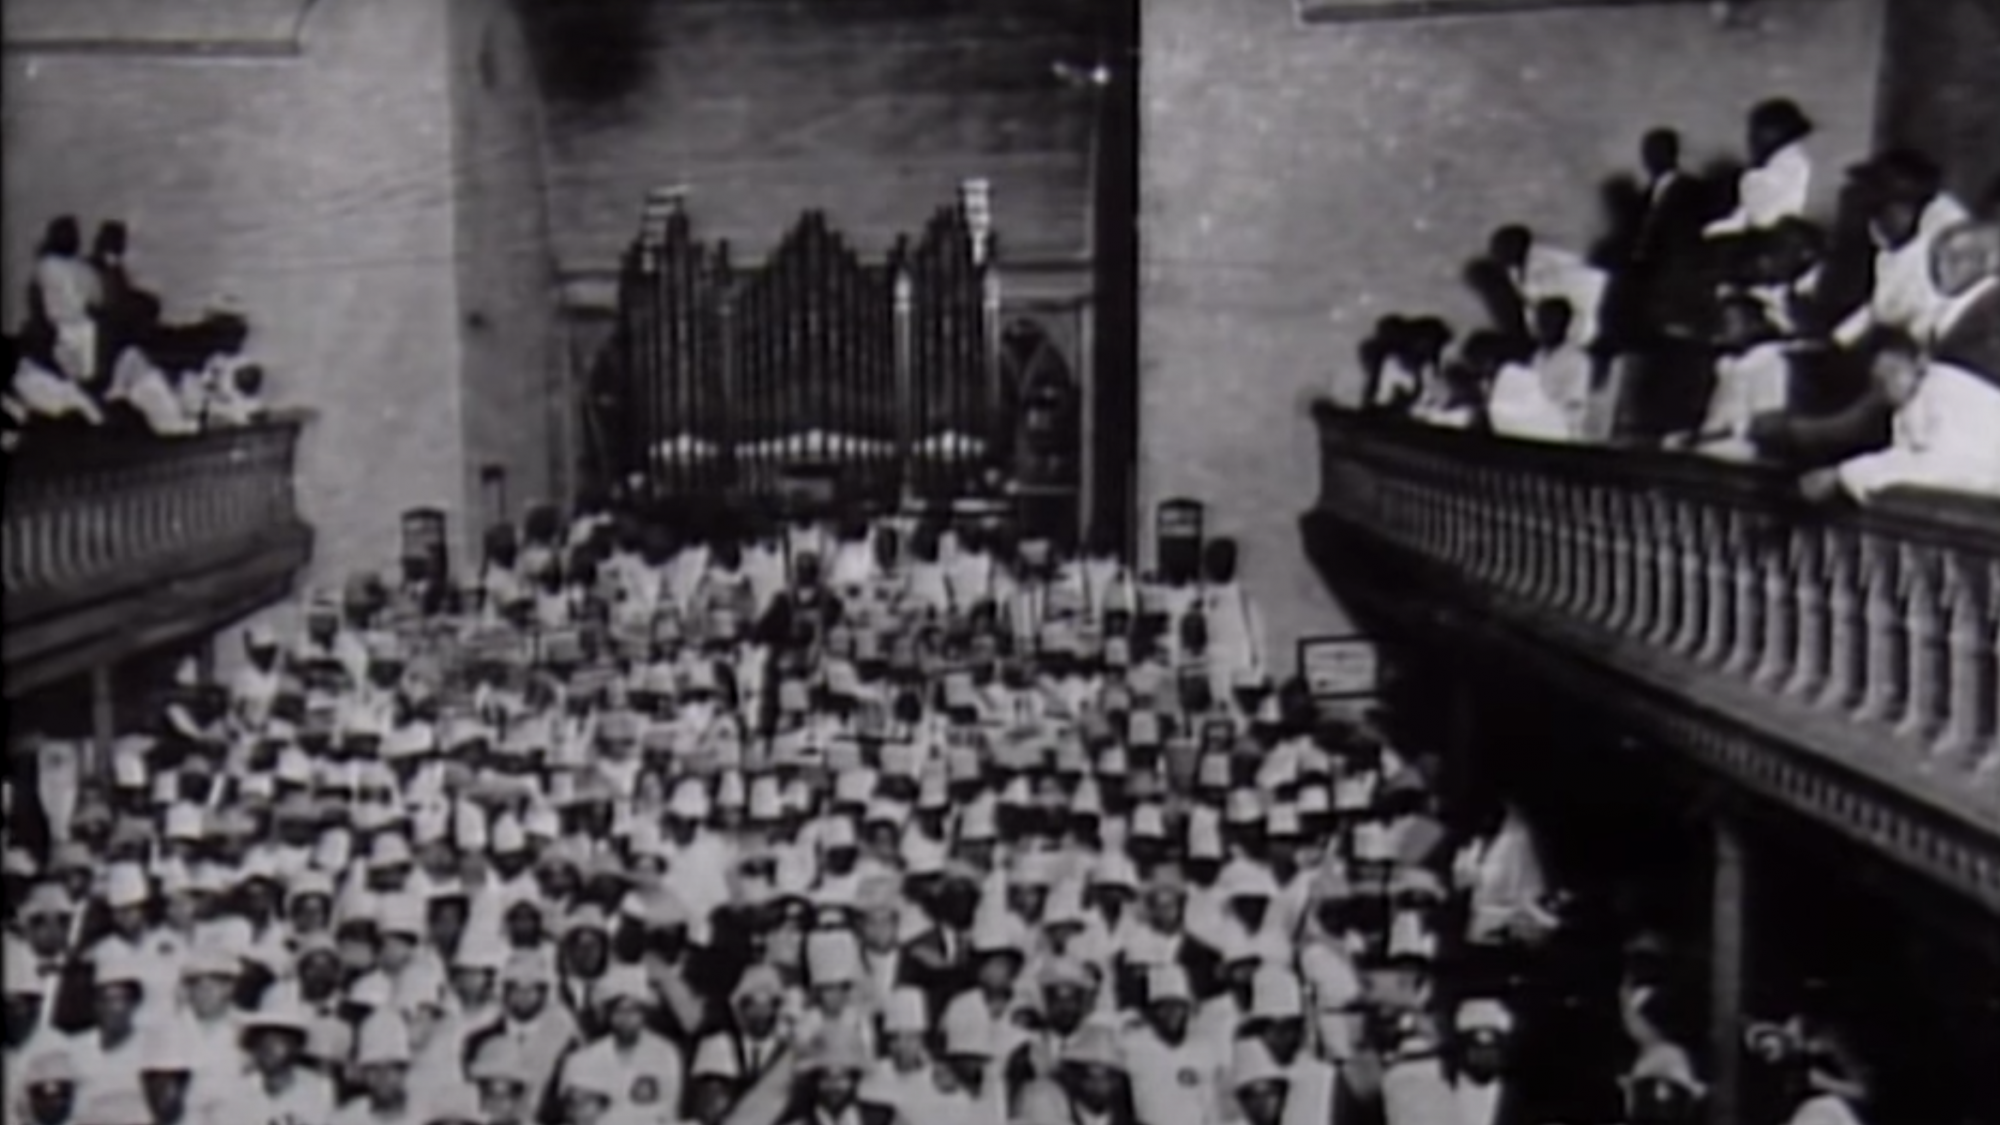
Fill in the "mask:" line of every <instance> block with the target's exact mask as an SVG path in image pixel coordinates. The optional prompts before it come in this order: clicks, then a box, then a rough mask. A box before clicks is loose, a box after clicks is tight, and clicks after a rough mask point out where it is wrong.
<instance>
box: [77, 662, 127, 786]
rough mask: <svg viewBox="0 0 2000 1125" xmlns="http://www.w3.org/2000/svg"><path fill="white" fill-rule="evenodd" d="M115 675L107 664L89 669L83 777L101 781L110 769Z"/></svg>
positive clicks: (114, 735)
mask: <svg viewBox="0 0 2000 1125" xmlns="http://www.w3.org/2000/svg"><path fill="white" fill-rule="evenodd" d="M115 679H116V676H115V672H114V669H113V667H112V666H111V665H110V664H109V663H104V664H97V665H93V666H92V667H91V669H90V747H89V750H88V752H87V753H86V754H85V756H84V760H83V763H82V764H83V769H82V770H81V771H80V772H81V774H82V777H83V779H84V780H87V781H88V780H102V779H103V778H104V776H105V774H106V773H107V772H109V770H110V769H111V745H112V743H113V742H115V741H116V740H117V738H118V696H117V684H116V682H115Z"/></svg>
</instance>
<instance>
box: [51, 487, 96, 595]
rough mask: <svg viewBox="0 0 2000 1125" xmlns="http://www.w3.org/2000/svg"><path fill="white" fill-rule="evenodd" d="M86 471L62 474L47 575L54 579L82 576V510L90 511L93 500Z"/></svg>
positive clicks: (66, 579)
mask: <svg viewBox="0 0 2000 1125" xmlns="http://www.w3.org/2000/svg"><path fill="white" fill-rule="evenodd" d="M89 485H90V478H89V475H88V474H77V475H71V476H65V478H64V479H63V481H62V483H61V485H60V487H59V489H58V492H57V494H58V496H59V497H60V500H59V501H58V503H57V505H56V509H55V512H54V513H53V514H54V516H55V519H54V527H53V529H52V530H53V531H54V535H53V536H52V542H51V552H50V564H51V565H50V573H49V578H50V579H51V580H52V581H54V582H58V583H61V582H74V581H76V580H77V579H78V578H81V577H82V576H83V558H82V552H81V551H80V550H79V549H78V548H79V547H81V546H82V542H83V536H82V531H81V525H82V522H83V513H85V512H86V511H89V509H90V505H91V504H92V503H94V502H95V500H94V497H92V496H91V495H90V491H89Z"/></svg>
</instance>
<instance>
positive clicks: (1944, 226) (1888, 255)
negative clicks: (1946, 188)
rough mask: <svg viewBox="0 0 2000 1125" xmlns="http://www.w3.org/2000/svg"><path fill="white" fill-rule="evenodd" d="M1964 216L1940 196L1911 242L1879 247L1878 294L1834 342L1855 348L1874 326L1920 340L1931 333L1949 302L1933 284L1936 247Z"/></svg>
mask: <svg viewBox="0 0 2000 1125" xmlns="http://www.w3.org/2000/svg"><path fill="white" fill-rule="evenodd" d="M1965 217H1966V212H1965V207H1964V206H1963V205H1962V204H1960V203H1959V202H1958V200H1956V199H1953V198H1952V197H1951V196H1948V195H1940V196H1938V197H1937V198H1936V199H1933V200H1931V202H1930V205H1929V206H1927V207H1925V208H1924V213H1923V215H1922V216H1921V217H1920V218H1919V219H1918V220H1917V230H1916V233H1915V234H1914V235H1912V236H1911V237H1910V240H1909V241H1908V242H1906V243H1904V244H1903V245H1901V246H1883V247H1879V248H1878V249H1877V250H1876V252H1875V289H1874V292H1872V293H1871V294H1870V295H1869V298H1868V303H1867V304H1866V305H1863V306H1862V307H1861V308H1858V309H1856V310H1854V312H1853V314H1852V315H1850V316H1849V317H1848V318H1847V319H1846V320H1844V321H1842V322H1841V324H1840V327H1839V328H1838V329H1835V331H1834V334H1833V335H1834V339H1835V340H1838V341H1839V342H1840V344H1841V346H1843V347H1853V346H1854V345H1855V344H1857V343H1859V342H1860V341H1861V338H1862V337H1863V336H1864V335H1866V334H1867V332H1868V329H1869V328H1871V327H1878V326H1879V327H1883V328H1895V329H1900V330H1902V331H1904V332H1908V333H1909V334H1910V335H1911V336H1914V337H1916V338H1917V339H1919V340H1921V339H1923V338H1924V337H1925V336H1927V335H1929V333H1930V330H1931V325H1932V322H1933V321H1935V320H1936V318H1937V315H1938V313H1939V312H1940V311H1941V310H1942V309H1943V306H1944V304H1945V299H1944V296H1943V294H1941V293H1939V292H1938V291H1937V286H1936V284H1935V283H1933V282H1932V280H1931V247H1933V246H1934V245H1936V244H1937V238H1938V235H1940V234H1942V233H1944V232H1945V231H1947V230H1949V229H1951V228H1952V227H1953V226H1955V225H1956V224H1958V223H1960V222H1962V221H1964V219H1965Z"/></svg>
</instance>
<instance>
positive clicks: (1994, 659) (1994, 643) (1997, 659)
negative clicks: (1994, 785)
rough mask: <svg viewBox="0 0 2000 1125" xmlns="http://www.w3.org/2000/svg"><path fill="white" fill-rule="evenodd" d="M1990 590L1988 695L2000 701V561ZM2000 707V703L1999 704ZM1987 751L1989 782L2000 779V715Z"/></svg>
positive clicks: (1983, 763)
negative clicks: (1989, 683) (1990, 685)
mask: <svg viewBox="0 0 2000 1125" xmlns="http://www.w3.org/2000/svg"><path fill="white" fill-rule="evenodd" d="M1986 589H1987V591H1988V592H1989V594H1990V596H1989V597H1988V598H1987V599H1986V609H1987V612H1988V613H1989V614H1990V615H1991V616H1992V620H1991V621H1990V622H1989V623H1988V627H1987V633H1988V635H1989V637H1990V639H1989V640H1988V642H1987V645H1986V651H1987V657H1988V659H1987V662H1986V671H1987V675H1988V677H1989V678H1991V679H1992V681H1993V686H1992V687H1991V688H1990V689H1989V691H1988V692H1987V694H1988V695H1989V696H1990V697H1992V698H1993V699H1995V700H1996V701H2000V562H1996V563H1994V564H1992V565H1991V566H1990V567H1989V568H1988V570H1987V572H1986ZM1995 706H1996V710H2000V703H1996V705H1995ZM1987 742H1988V745H1987V747H1986V752H1985V754H1984V756H1983V757H1981V758H1980V761H1979V772H1980V774H1981V775H1982V776H1984V777H1985V778H1986V779H1987V780H1988V781H1989V782H1991V781H1996V780H2000V715H1996V716H1995V718H1994V722H1993V735H1992V737H1991V738H1989V739H1988V740H1987Z"/></svg>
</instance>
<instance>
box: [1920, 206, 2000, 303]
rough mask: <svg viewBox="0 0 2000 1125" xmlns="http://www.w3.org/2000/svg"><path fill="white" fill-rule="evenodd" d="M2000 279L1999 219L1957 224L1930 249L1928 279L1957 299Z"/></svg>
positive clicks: (1939, 290) (1946, 294)
mask: <svg viewBox="0 0 2000 1125" xmlns="http://www.w3.org/2000/svg"><path fill="white" fill-rule="evenodd" d="M1994 276H2000V219H1995V220H1991V221H1984V222H1982V221H1973V222H1967V223H1960V224H1959V225H1958V226H1955V227H1953V228H1951V229H1950V230H1948V231H1946V232H1944V233H1943V234H1942V235H1940V236H1938V240H1937V245H1936V246H1934V247H1933V248H1932V249H1931V278H1932V280H1933V281H1935V282H1936V283H1937V287H1938V292H1940V293H1943V294H1944V295H1945V296H1947V297H1956V296H1958V295H1960V294H1962V293H1964V292H1965V291H1967V290H1969V289H1971V288H1972V287H1973V286H1975V285H1977V284H1979V283H1980V282H1981V281H1984V280H1985V279H1987V278H1989V277H1994Z"/></svg>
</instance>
